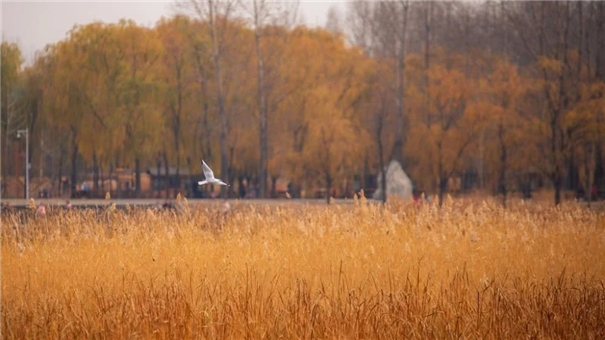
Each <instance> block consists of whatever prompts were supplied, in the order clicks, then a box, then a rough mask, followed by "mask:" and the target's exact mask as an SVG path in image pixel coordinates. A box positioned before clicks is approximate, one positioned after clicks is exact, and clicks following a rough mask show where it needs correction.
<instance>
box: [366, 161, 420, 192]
mask: <svg viewBox="0 0 605 340" xmlns="http://www.w3.org/2000/svg"><path fill="white" fill-rule="evenodd" d="M386 187H387V197H388V196H398V197H400V198H404V199H406V198H411V197H412V189H413V188H414V186H413V184H412V180H411V179H410V178H409V177H408V175H407V174H406V173H405V171H403V168H402V167H401V164H399V162H397V161H395V160H392V161H391V163H389V166H388V167H387V185H386ZM372 197H373V198H374V199H377V200H379V199H382V197H383V194H382V172H380V173H379V174H378V189H376V191H375V192H374V195H373V196H372Z"/></svg>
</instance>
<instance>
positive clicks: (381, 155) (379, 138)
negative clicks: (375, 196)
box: [376, 109, 388, 204]
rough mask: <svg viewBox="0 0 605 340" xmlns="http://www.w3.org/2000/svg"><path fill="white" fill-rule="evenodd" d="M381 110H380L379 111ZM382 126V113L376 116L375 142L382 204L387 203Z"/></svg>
mask: <svg viewBox="0 0 605 340" xmlns="http://www.w3.org/2000/svg"><path fill="white" fill-rule="evenodd" d="M381 110H382V109H381ZM383 125H384V116H383V113H382V112H381V113H379V114H378V122H377V129H376V141H377V146H378V161H379V163H380V164H379V166H380V174H381V175H382V180H381V181H380V190H381V191H382V198H381V199H382V203H383V204H386V203H387V199H388V196H387V170H386V169H385V164H384V163H385V162H384V147H383V143H382V130H383V127H384V126H383Z"/></svg>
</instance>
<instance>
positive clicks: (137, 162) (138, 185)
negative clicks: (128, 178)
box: [134, 157, 141, 198]
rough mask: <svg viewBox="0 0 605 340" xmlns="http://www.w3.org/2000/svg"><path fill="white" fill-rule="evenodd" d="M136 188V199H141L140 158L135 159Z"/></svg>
mask: <svg viewBox="0 0 605 340" xmlns="http://www.w3.org/2000/svg"><path fill="white" fill-rule="evenodd" d="M134 186H135V197H136V198H141V159H140V158H139V157H136V158H135V159H134Z"/></svg>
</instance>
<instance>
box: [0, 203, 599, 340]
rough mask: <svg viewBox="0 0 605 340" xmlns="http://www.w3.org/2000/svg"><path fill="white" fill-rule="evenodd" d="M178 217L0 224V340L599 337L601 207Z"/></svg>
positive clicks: (257, 211)
mask: <svg viewBox="0 0 605 340" xmlns="http://www.w3.org/2000/svg"><path fill="white" fill-rule="evenodd" d="M185 207H186V209H185V210H186V211H185V213H175V212H154V211H151V210H144V209H133V210H132V211H117V210H113V209H108V210H106V211H103V212H100V213H99V212H95V211H80V212H78V211H72V212H69V213H61V212H55V213H51V214H48V215H47V216H45V217H41V218H34V217H32V218H30V219H27V220H23V219H19V217H18V216H17V215H7V214H4V215H3V216H2V226H1V231H2V240H1V245H2V250H1V255H2V312H1V313H2V329H1V331H2V339H605V257H604V255H605V212H603V211H599V210H590V209H588V208H584V207H581V206H579V205H577V204H574V203H566V204H564V205H562V206H559V207H553V206H552V205H546V204H545V205H541V204H536V203H522V202H514V203H511V204H510V205H509V206H508V208H507V209H504V208H502V207H501V206H500V205H498V204H497V203H496V202H493V201H487V202H480V201H472V202H471V201H463V200H460V201H458V200H456V201H453V200H449V201H448V202H447V203H446V204H445V205H444V207H442V208H441V209H439V208H438V207H435V206H433V205H421V206H411V205H409V204H403V203H401V202H399V203H398V202H395V203H392V204H389V205H388V206H386V207H382V206H381V205H378V204H370V203H368V202H366V201H365V199H363V198H362V199H360V200H356V202H355V204H351V205H332V206H327V205H326V206H283V207H271V208H269V207H258V206H248V205H245V204H243V203H242V204H238V205H234V206H233V207H232V209H230V210H229V211H222V210H220V209H215V208H212V207H207V206H206V207H200V208H196V207H193V206H188V205H187V203H186V202H185ZM24 221H25V222H24Z"/></svg>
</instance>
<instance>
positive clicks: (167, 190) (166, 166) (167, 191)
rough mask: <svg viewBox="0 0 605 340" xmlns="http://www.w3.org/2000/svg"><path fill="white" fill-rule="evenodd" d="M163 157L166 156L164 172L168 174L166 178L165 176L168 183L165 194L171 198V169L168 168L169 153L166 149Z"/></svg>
mask: <svg viewBox="0 0 605 340" xmlns="http://www.w3.org/2000/svg"><path fill="white" fill-rule="evenodd" d="M162 156H163V158H164V173H165V174H166V178H165V181H166V182H165V184H166V188H165V189H166V191H165V195H166V199H169V198H170V171H169V168H168V154H167V153H166V151H164V153H163V155H162Z"/></svg>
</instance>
